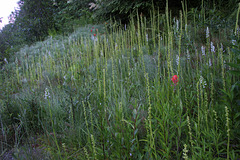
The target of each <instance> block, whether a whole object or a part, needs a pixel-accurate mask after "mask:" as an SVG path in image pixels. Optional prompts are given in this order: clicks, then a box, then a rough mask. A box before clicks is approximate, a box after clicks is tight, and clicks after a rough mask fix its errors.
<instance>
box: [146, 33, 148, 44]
mask: <svg viewBox="0 0 240 160" xmlns="http://www.w3.org/2000/svg"><path fill="white" fill-rule="evenodd" d="M146 40H147V42H148V34H146Z"/></svg>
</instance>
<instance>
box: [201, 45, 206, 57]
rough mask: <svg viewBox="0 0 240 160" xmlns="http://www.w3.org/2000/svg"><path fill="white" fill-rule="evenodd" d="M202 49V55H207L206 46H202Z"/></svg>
mask: <svg viewBox="0 0 240 160" xmlns="http://www.w3.org/2000/svg"><path fill="white" fill-rule="evenodd" d="M201 50H202V55H203V56H205V47H204V46H202V47H201Z"/></svg>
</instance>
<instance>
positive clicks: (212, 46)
mask: <svg viewBox="0 0 240 160" xmlns="http://www.w3.org/2000/svg"><path fill="white" fill-rule="evenodd" d="M211 52H213V53H215V46H214V45H213V42H211Z"/></svg>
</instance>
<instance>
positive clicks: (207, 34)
mask: <svg viewBox="0 0 240 160" xmlns="http://www.w3.org/2000/svg"><path fill="white" fill-rule="evenodd" d="M206 38H209V28H208V27H207V29H206Z"/></svg>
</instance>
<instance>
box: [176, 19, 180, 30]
mask: <svg viewBox="0 0 240 160" xmlns="http://www.w3.org/2000/svg"><path fill="white" fill-rule="evenodd" d="M176 24H177V28H176V29H177V31H178V29H179V21H178V19H177V21H176Z"/></svg>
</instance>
